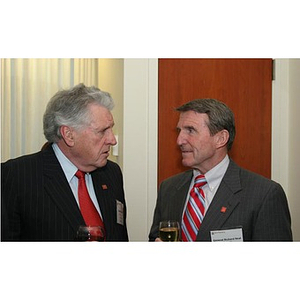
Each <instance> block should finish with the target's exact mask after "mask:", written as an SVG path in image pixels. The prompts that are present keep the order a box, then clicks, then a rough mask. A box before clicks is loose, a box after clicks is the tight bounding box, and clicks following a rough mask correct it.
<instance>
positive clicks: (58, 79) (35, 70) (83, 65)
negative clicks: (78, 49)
mask: <svg viewBox="0 0 300 300" xmlns="http://www.w3.org/2000/svg"><path fill="white" fill-rule="evenodd" d="M80 82H83V83H84V84H86V85H96V86H97V83H98V62H97V59H84V58H81V59H79V58H77V59H71V58H70V59H69V58H63V59H61V58H51V59H23V58H19V59H13V58H11V59H1V161H2V162H3V161H6V160H8V159H10V158H15V157H18V156H20V155H24V154H29V153H33V152H36V151H38V150H40V149H41V147H42V145H43V144H44V143H45V138H44V135H43V114H44V111H45V108H46V105H47V103H48V101H49V99H50V98H51V97H52V96H53V95H54V94H55V93H56V92H57V91H58V90H61V89H67V88H70V87H72V86H74V85H76V84H78V83H80Z"/></svg>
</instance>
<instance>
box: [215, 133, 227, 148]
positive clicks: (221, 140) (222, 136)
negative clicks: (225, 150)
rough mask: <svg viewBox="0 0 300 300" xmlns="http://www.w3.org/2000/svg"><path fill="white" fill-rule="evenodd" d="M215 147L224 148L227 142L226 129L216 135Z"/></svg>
mask: <svg viewBox="0 0 300 300" xmlns="http://www.w3.org/2000/svg"><path fill="white" fill-rule="evenodd" d="M215 137H216V146H217V148H222V147H224V146H226V144H227V142H228V140H229V132H228V131H227V130H226V129H223V130H221V131H219V132H218V133H217V134H216V135H215Z"/></svg>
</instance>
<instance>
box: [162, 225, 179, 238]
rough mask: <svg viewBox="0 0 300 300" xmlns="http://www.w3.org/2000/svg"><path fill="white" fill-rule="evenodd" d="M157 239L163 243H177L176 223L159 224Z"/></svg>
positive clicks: (177, 230) (177, 226) (177, 227)
mask: <svg viewBox="0 0 300 300" xmlns="http://www.w3.org/2000/svg"><path fill="white" fill-rule="evenodd" d="M159 238H160V239H161V240H162V241H163V242H177V241H178V240H179V223H178V222H177V221H162V222H160V223H159Z"/></svg>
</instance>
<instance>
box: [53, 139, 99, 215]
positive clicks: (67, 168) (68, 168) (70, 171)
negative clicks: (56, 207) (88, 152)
mask: <svg viewBox="0 0 300 300" xmlns="http://www.w3.org/2000/svg"><path fill="white" fill-rule="evenodd" d="M52 148H53V150H54V153H55V155H56V157H57V159H58V161H59V163H60V165H61V167H62V169H63V171H64V173H65V176H66V178H67V181H68V183H69V185H70V187H71V190H72V192H73V194H74V197H75V199H76V202H77V204H78V206H79V199H78V178H77V177H76V176H75V173H76V172H77V170H78V168H77V167H76V166H75V165H74V164H73V163H72V162H71V161H70V160H69V159H68V158H67V157H66V156H65V155H64V154H63V153H62V151H61V150H60V149H59V147H58V145H57V144H56V143H53V144H52ZM85 183H86V186H87V190H88V192H89V195H90V198H91V199H92V201H93V203H94V205H95V207H96V209H97V211H98V213H99V214H100V216H101V217H102V215H101V211H100V207H99V204H98V201H97V197H96V194H95V190H94V186H93V181H92V176H91V174H90V173H86V174H85Z"/></svg>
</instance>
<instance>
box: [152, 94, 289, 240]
mask: <svg viewBox="0 0 300 300" xmlns="http://www.w3.org/2000/svg"><path fill="white" fill-rule="evenodd" d="M177 111H179V113H180V116H179V121H178V125H177V130H178V138H177V145H178V146H179V148H180V150H181V153H182V164H183V165H184V166H186V167H189V168H190V170H189V171H187V172H183V173H180V174H177V175H175V176H173V177H170V178H168V179H166V180H165V181H163V182H162V184H161V186H160V189H159V192H158V198H157V203H156V208H155V212H154V218H153V224H152V227H151V230H150V234H149V240H150V241H154V240H157V241H158V240H159V223H160V222H161V221H165V220H174V221H177V222H178V223H179V224H180V225H181V232H180V233H181V234H180V235H181V239H182V241H213V242H215V241H291V240H292V231H291V218H290V212H289V208H288V203H287V199H286V195H285V193H284V191H283V189H282V187H281V186H280V185H279V184H278V183H276V182H274V181H272V180H270V179H267V178H264V177H262V176H260V175H258V174H255V173H252V172H250V171H247V170H245V169H243V168H241V167H239V166H238V165H237V164H236V163H234V162H233V160H231V159H230V158H229V156H228V151H229V150H230V149H231V147H232V144H233V141H234V137H235V122H234V115H233V112H232V111H231V109H230V108H229V107H228V106H227V105H226V104H225V103H222V102H220V101H218V100H215V99H196V100H193V101H190V102H188V103H186V104H183V105H182V106H180V107H179V108H177ZM169 230H171V229H169Z"/></svg>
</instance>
